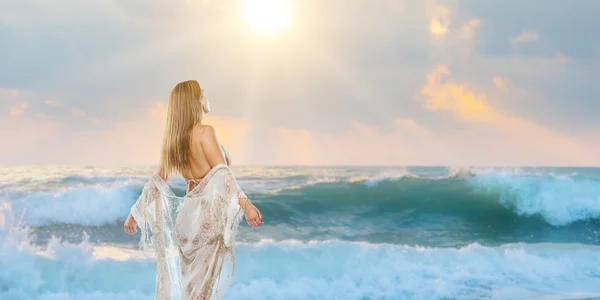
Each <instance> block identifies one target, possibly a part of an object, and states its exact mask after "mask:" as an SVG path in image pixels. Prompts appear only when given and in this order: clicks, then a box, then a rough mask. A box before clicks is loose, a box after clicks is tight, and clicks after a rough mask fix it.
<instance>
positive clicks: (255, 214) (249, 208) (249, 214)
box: [242, 199, 263, 227]
mask: <svg viewBox="0 0 600 300" xmlns="http://www.w3.org/2000/svg"><path fill="white" fill-rule="evenodd" d="M244 204H245V205H244V206H242V208H243V209H244V214H245V215H246V222H248V225H250V226H252V227H256V226H260V225H262V224H263V220H262V215H261V214H260V211H258V208H256V207H255V206H254V205H252V203H250V200H248V199H246V201H245V203H244Z"/></svg>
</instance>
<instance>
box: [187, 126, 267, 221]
mask: <svg viewBox="0 0 600 300" xmlns="http://www.w3.org/2000/svg"><path fill="white" fill-rule="evenodd" d="M200 126H201V128H200V130H197V131H196V132H197V134H198V136H197V137H196V138H195V139H194V140H196V141H197V143H199V144H200V145H198V146H200V147H201V148H202V151H203V152H204V155H205V156H206V160H207V161H208V163H209V165H210V167H211V168H213V167H214V166H216V165H218V164H225V163H226V160H225V156H224V154H223V151H222V149H221V143H220V142H219V138H218V137H217V133H216V131H215V129H214V128H213V127H212V126H210V125H200ZM238 204H239V205H240V206H241V207H242V209H243V210H244V214H245V215H246V221H247V222H248V224H249V225H251V226H260V225H261V224H262V215H261V214H260V211H259V210H258V209H257V208H256V207H255V206H254V205H252V203H251V202H250V200H248V198H247V197H246V195H245V194H244V193H243V192H241V193H240V194H239V195H238Z"/></svg>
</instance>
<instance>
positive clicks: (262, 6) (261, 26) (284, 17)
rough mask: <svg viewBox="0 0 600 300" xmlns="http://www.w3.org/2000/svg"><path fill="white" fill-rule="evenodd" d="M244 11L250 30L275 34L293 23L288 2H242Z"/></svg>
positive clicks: (262, 0)
mask: <svg viewBox="0 0 600 300" xmlns="http://www.w3.org/2000/svg"><path fill="white" fill-rule="evenodd" d="M242 9H243V13H244V16H245V17H246V21H247V22H248V26H249V28H250V29H252V30H254V31H256V32H260V33H274V32H278V31H281V30H283V29H284V28H286V27H287V26H288V25H290V23H292V13H291V9H290V6H289V3H288V1H286V0H242Z"/></svg>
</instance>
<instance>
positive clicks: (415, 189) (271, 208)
mask: <svg viewBox="0 0 600 300" xmlns="http://www.w3.org/2000/svg"><path fill="white" fill-rule="evenodd" d="M292 177H293V178H292V179H290V180H289V182H288V184H287V185H285V184H280V183H278V184H274V185H275V186H277V188H275V189H274V190H272V191H268V188H269V186H270V184H269V183H268V182H265V181H258V180H256V178H255V179H252V180H248V179H244V178H241V179H240V180H239V181H240V185H241V186H242V187H243V188H244V189H245V190H247V191H248V194H249V195H250V196H251V197H252V198H254V199H256V203H257V205H262V206H260V208H261V209H264V210H265V211H266V212H267V215H268V216H269V217H270V220H271V222H272V224H273V223H275V224H280V223H285V222H288V221H290V220H291V219H293V218H294V217H295V216H300V215H301V216H303V218H311V216H320V215H324V214H330V213H333V214H335V213H336V212H345V213H356V214H360V215H361V216H362V217H366V218H369V217H373V218H379V217H381V215H377V214H375V213H377V212H380V213H387V214H400V215H403V214H405V213H407V212H410V213H412V214H413V215H415V214H417V215H418V214H432V213H436V214H441V215H452V216H459V217H465V216H473V215H479V216H481V217H482V218H485V217H486V216H490V217H494V218H497V217H498V216H504V217H506V218H510V219H513V218H539V219H541V220H542V221H544V222H546V223H547V224H549V225H552V226H564V225H569V224H572V223H576V222H582V221H590V220H591V221H597V220H599V219H600V179H599V178H595V177H586V176H581V175H572V176H565V175H551V174H528V173H522V172H472V171H465V170H456V171H454V172H450V173H449V174H448V175H447V176H439V177H435V178H427V177H422V176H418V175H415V174H411V173H408V172H406V171H405V170H402V171H397V172H393V173H379V174H376V175H369V176H348V177H343V178H339V177H338V178H335V177H332V178H328V177H324V178H320V179H319V178H316V179H315V178H312V179H310V178H302V180H300V179H299V178H298V176H297V175H293V176H292ZM71 179H73V178H71ZM114 179H115V178H111V180H110V184H96V185H83V186H75V187H67V188H59V189H56V190H43V191H3V192H2V193H0V198H5V199H8V200H9V201H10V202H12V203H13V204H14V206H15V209H16V210H18V211H19V212H21V211H23V210H25V209H26V211H25V215H24V222H25V223H26V224H28V225H31V226H44V225H48V224H51V223H66V224H80V225H86V226H99V225H105V224H111V223H114V222H116V221H119V220H123V219H124V218H125V217H126V216H127V213H128V210H129V208H130V207H131V205H132V204H133V203H134V202H135V200H136V199H137V197H138V196H139V194H140V192H141V188H142V185H143V181H140V180H139V178H135V180H123V181H114ZM77 180H81V178H79V179H77ZM85 180H86V181H91V180H90V179H89V178H86V179H85ZM278 180H283V181H286V180H285V179H278ZM105 181H106V180H105ZM99 182H104V181H102V180H99ZM280 186H287V187H285V188H280ZM173 189H174V191H175V192H176V193H177V194H180V195H183V194H184V193H185V187H184V186H182V185H181V184H180V182H179V181H175V182H174V187H173ZM265 189H267V190H265ZM269 213H272V214H270V215H269Z"/></svg>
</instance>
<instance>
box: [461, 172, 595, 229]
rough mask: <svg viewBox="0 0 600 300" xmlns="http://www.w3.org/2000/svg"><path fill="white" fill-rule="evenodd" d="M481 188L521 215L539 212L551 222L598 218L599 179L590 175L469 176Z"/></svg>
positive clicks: (495, 174)
mask: <svg viewBox="0 0 600 300" xmlns="http://www.w3.org/2000/svg"><path fill="white" fill-rule="evenodd" d="M469 181H470V183H471V184H473V186H474V187H475V188H476V189H478V190H481V191H485V192H496V193H498V194H499V195H500V198H499V199H498V201H499V202H500V203H502V204H504V205H506V206H509V207H514V209H515V210H516V212H517V213H518V214H521V215H536V214H539V215H541V216H542V217H543V218H544V219H545V220H546V221H548V222H549V223H550V224H553V225H566V224H569V223H573V222H576V221H581V220H586V219H591V218H600V181H599V180H598V179H594V178H585V177H577V176H576V177H573V176H556V175H554V176H551V175H533V174H514V173H487V174H478V175H475V176H474V177H472V178H471V179H470V180H469Z"/></svg>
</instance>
